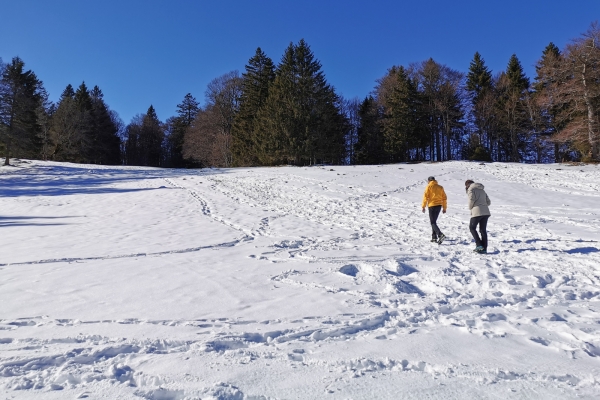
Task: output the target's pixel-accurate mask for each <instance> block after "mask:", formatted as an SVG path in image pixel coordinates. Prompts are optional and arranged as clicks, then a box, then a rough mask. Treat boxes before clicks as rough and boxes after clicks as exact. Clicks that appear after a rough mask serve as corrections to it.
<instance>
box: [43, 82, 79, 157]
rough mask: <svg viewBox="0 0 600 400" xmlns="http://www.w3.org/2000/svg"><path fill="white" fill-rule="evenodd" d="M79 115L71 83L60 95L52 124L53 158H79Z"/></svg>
mask: <svg viewBox="0 0 600 400" xmlns="http://www.w3.org/2000/svg"><path fill="white" fill-rule="evenodd" d="M78 115H79V111H78V110H77V106H76V104H75V90H73V86H71V84H69V85H67V87H66V88H65V90H63V92H62V94H61V96H60V99H59V101H58V105H57V107H56V111H55V113H54V115H53V116H52V121H51V125H50V136H51V140H52V142H53V143H54V152H53V155H52V159H53V160H56V161H72V162H76V161H78V160H79V158H80V157H79V146H78V141H77V132H78V120H79V118H78Z"/></svg>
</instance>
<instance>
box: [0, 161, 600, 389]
mask: <svg viewBox="0 0 600 400" xmlns="http://www.w3.org/2000/svg"><path fill="white" fill-rule="evenodd" d="M429 175H434V176H435V177H436V178H437V179H438V181H439V183H440V184H441V185H443V186H444V188H445V190H446V193H447V194H448V213H447V214H445V215H442V216H441V217H440V220H439V225H440V227H441V229H442V231H443V232H444V233H445V234H446V236H447V237H448V239H447V240H446V242H444V243H443V244H442V245H437V244H435V243H430V242H429V239H430V235H431V230H430V226H429V221H428V218H427V215H426V214H423V213H422V212H421V198H422V194H423V191H424V189H425V186H426V179H427V177H428V176H429ZM469 178H470V179H473V180H475V181H477V182H481V183H483V184H484V185H485V187H486V191H487V193H488V195H489V197H490V199H491V201H492V206H491V212H492V217H491V218H490V221H489V225H488V229H489V232H490V245H489V248H488V251H489V253H490V254H487V255H478V254H474V253H473V252H472V250H473V248H474V247H475V245H474V243H473V241H472V238H471V237H470V233H469V231H468V221H469V212H468V210H467V207H466V203H467V199H466V194H465V190H464V184H463V182H464V181H465V180H466V179H469ZM0 233H1V234H0V398H2V399H4V398H7V399H9V398H10V399H12V398H18V399H21V398H24V399H27V398H35V399H38V398H39V399H76V398H90V399H100V398H104V399H140V398H141V399H154V400H168V399H220V400H250V399H252V400H258V399H398V398H415V399H421V398H427V399H505V398H510V399H513V398H515V399H527V398H530V399H544V400H547V399H570V398H587V399H592V398H599V397H600V243H599V241H600V234H599V233H600V167H599V166H594V165H587V166H583V165H565V164H560V165H559V164H550V165H521V164H498V163H490V164H480V163H475V162H446V163H434V164H432V163H423V164H396V165H384V166H344V167H341V166H334V167H307V168H295V167H277V168H252V169H204V170H162V169H155V168H142V167H103V166H91V165H76V164H67V163H50V162H39V161H31V162H30V161H18V160H15V166H12V167H1V168H0Z"/></svg>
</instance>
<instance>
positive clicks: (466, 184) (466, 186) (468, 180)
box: [465, 179, 475, 192]
mask: <svg viewBox="0 0 600 400" xmlns="http://www.w3.org/2000/svg"><path fill="white" fill-rule="evenodd" d="M474 183H475V182H473V181H472V180H470V179H467V180H466V181H465V192H466V191H468V190H469V186H471V185H472V184H474Z"/></svg>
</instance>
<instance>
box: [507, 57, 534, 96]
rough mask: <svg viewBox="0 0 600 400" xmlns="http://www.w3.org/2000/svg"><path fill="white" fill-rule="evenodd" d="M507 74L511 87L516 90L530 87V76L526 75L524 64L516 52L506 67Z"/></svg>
mask: <svg viewBox="0 0 600 400" xmlns="http://www.w3.org/2000/svg"><path fill="white" fill-rule="evenodd" d="M506 76H507V78H508V81H509V82H510V85H511V87H513V88H514V89H515V90H519V91H524V90H526V89H528V88H529V78H527V77H526V76H525V72H524V71H523V66H522V65H521V62H520V61H519V59H518V58H517V55H516V54H513V55H512V56H510V60H508V66H507V67H506Z"/></svg>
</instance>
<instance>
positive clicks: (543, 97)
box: [532, 42, 568, 162]
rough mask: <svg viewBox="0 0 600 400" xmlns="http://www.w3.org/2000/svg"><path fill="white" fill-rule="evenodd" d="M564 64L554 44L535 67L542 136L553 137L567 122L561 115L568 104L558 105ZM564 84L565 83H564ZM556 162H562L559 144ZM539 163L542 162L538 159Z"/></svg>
mask: <svg viewBox="0 0 600 400" xmlns="http://www.w3.org/2000/svg"><path fill="white" fill-rule="evenodd" d="M562 62H563V60H562V55H561V52H560V49H559V48H558V47H557V46H556V45H555V44H554V43H552V42H550V43H549V44H548V46H546V48H545V49H544V50H543V51H542V57H541V58H540V60H538V62H537V63H536V65H535V71H536V77H535V80H534V83H533V85H532V86H533V89H534V90H535V94H534V95H535V102H536V104H537V105H538V106H539V107H541V108H542V110H543V111H542V115H541V119H542V124H543V128H542V135H544V136H552V135H554V134H556V133H557V132H559V131H560V130H562V129H563V128H564V127H565V125H566V121H565V120H561V118H559V115H561V114H562V112H563V111H565V110H566V109H567V108H568V107H567V105H566V104H560V105H558V104H556V99H557V97H558V96H557V94H556V86H557V84H559V81H561V80H563V77H561V76H560V74H556V71H557V70H559V69H560V68H559V66H560V64H561V63H562ZM562 83H563V84H564V82H562ZM553 149H554V162H560V160H561V158H562V157H561V151H560V146H559V143H558V142H556V141H555V142H554V143H553ZM538 162H541V160H540V157H538Z"/></svg>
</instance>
